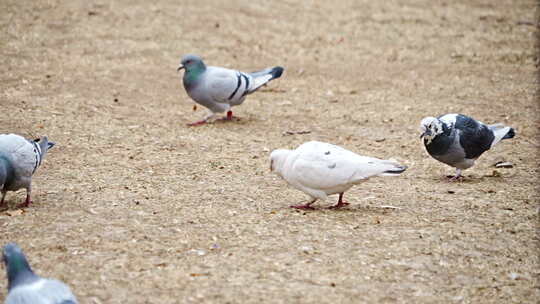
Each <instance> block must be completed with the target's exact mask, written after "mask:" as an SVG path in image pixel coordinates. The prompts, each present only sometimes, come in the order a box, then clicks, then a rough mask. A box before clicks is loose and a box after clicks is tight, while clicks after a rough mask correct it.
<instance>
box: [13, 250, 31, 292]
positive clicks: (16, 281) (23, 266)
mask: <svg viewBox="0 0 540 304" xmlns="http://www.w3.org/2000/svg"><path fill="white" fill-rule="evenodd" d="M6 266H7V276H8V290H11V289H12V288H14V287H16V286H18V285H20V284H23V283H28V282H32V281H34V280H36V279H37V276H36V275H35V274H34V272H33V271H32V269H31V268H30V265H29V264H28V261H27V260H26V258H25V257H24V256H22V255H18V256H14V257H11V258H10V259H9V262H8V263H7V265H6Z"/></svg>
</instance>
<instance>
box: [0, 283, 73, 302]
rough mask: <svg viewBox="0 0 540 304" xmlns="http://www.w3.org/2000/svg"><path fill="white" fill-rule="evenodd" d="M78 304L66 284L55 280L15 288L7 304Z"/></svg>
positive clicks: (7, 299) (10, 293) (9, 295)
mask: <svg viewBox="0 0 540 304" xmlns="http://www.w3.org/2000/svg"><path fill="white" fill-rule="evenodd" d="M23 303H33V304H48V303H54V304H76V303H77V300H76V298H75V296H74V295H73V294H72V293H71V290H70V289H69V287H67V285H66V284H64V283H62V282H60V281H58V280H53V279H43V278H41V279H40V280H39V281H36V282H35V283H32V284H27V285H22V286H18V287H16V288H14V289H13V290H11V291H10V292H9V294H8V297H7V298H6V304H23Z"/></svg>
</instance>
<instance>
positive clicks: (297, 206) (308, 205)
mask: <svg viewBox="0 0 540 304" xmlns="http://www.w3.org/2000/svg"><path fill="white" fill-rule="evenodd" d="M316 200H317V199H314V200H312V201H311V202H309V203H307V204H305V205H292V206H291V208H294V209H302V210H315V208H313V207H311V204H313V203H315V201H316Z"/></svg>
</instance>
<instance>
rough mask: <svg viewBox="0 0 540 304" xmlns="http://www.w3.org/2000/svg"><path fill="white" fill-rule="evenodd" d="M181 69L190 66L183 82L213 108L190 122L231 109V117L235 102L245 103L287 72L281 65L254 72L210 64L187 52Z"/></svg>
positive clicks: (203, 104)
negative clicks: (262, 87)
mask: <svg viewBox="0 0 540 304" xmlns="http://www.w3.org/2000/svg"><path fill="white" fill-rule="evenodd" d="M181 69H185V70H186V71H185V73H184V77H183V82H184V88H185V89H186V92H187V94H188V95H189V97H191V98H192V99H193V100H195V102H196V103H198V104H200V105H202V106H204V107H206V108H208V110H209V111H210V112H209V113H208V114H207V115H206V116H205V117H204V118H203V119H202V120H200V121H196V122H194V123H190V124H189V125H190V126H196V125H201V124H204V123H206V122H207V121H208V120H209V119H211V118H212V117H214V115H215V114H216V113H223V112H227V117H226V119H227V120H231V119H232V115H233V114H232V110H231V108H232V107H233V106H237V105H240V104H242V102H244V99H245V98H246V96H247V95H249V94H251V93H253V92H255V91H257V89H259V88H260V87H261V86H263V85H265V84H266V83H268V82H269V81H271V80H273V79H276V78H279V77H281V74H282V73H283V68H282V67H280V66H276V67H273V68H267V69H264V70H261V71H257V72H253V73H244V72H240V71H237V70H231V69H226V68H221V67H215V66H207V65H206V64H204V62H203V60H202V59H201V58H200V57H199V56H197V55H186V56H184V57H183V58H182V61H181V63H180V66H179V67H178V69H177V71H180V70H181Z"/></svg>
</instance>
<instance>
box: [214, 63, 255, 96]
mask: <svg viewBox="0 0 540 304" xmlns="http://www.w3.org/2000/svg"><path fill="white" fill-rule="evenodd" d="M206 73H207V75H206V78H205V83H206V86H205V89H206V90H207V91H208V94H209V95H210V96H211V98H212V100H213V101H214V102H217V103H226V104H235V102H238V101H239V100H241V99H243V98H244V96H245V94H244V93H246V92H247V90H248V88H249V81H250V77H248V76H247V75H245V74H244V73H241V72H239V71H235V70H230V69H225V68H218V67H209V68H208V70H207V72H206Z"/></svg>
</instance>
